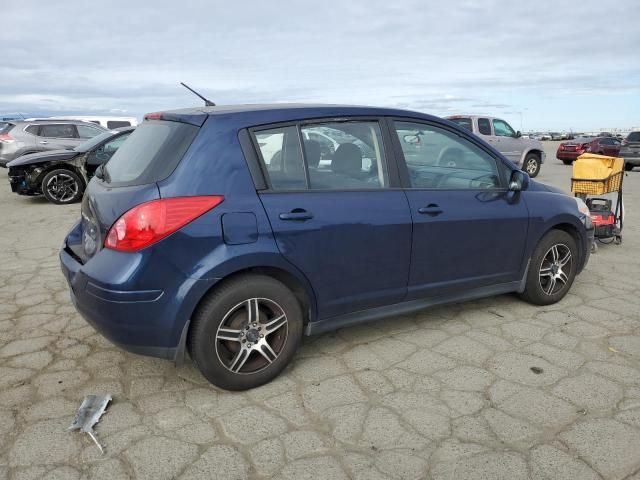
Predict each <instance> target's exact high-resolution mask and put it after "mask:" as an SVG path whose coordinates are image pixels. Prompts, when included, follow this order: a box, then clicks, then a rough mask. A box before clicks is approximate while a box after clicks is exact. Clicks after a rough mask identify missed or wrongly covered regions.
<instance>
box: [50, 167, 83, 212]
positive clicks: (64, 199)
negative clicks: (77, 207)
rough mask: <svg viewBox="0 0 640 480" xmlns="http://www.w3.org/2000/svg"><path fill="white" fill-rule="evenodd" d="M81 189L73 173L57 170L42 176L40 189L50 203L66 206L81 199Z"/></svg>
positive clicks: (80, 184)
mask: <svg viewBox="0 0 640 480" xmlns="http://www.w3.org/2000/svg"><path fill="white" fill-rule="evenodd" d="M83 187H84V184H83V182H82V180H81V179H80V177H79V176H78V175H77V174H76V173H75V172H72V171H71V170H66V169H57V170H52V171H51V172H49V173H47V174H46V175H45V176H44V178H43V179H42V185H41V187H40V188H41V190H42V193H43V195H44V196H45V198H46V199H47V200H49V201H50V202H51V203H55V204H56V205H66V204H68V203H74V202H77V201H78V200H80V198H82V192H83Z"/></svg>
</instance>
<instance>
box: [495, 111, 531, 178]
mask: <svg viewBox="0 0 640 480" xmlns="http://www.w3.org/2000/svg"><path fill="white" fill-rule="evenodd" d="M492 123H493V133H494V134H495V136H496V137H497V138H498V139H499V143H498V145H499V148H498V151H499V152H500V153H501V154H503V155H504V156H505V157H507V158H508V159H509V160H511V161H512V162H513V163H514V164H516V165H518V166H519V167H520V166H521V165H522V152H523V146H522V143H523V142H522V138H518V137H517V136H516V132H515V131H514V130H513V128H511V125H509V124H508V123H507V122H505V121H504V120H500V119H499V118H494V119H493V121H492Z"/></svg>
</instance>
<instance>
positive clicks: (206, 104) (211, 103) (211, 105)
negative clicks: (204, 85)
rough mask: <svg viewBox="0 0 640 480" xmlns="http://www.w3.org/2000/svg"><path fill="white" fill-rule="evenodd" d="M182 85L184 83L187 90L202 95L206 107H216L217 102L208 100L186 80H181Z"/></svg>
mask: <svg viewBox="0 0 640 480" xmlns="http://www.w3.org/2000/svg"><path fill="white" fill-rule="evenodd" d="M180 85H182V86H183V87H184V88H186V89H187V90H189V91H190V92H191V93H193V94H194V95H197V96H198V97H200V98H201V99H202V100H204V105H205V107H215V106H216V104H215V103H213V102H212V101H211V100H207V99H206V98H205V97H203V96H202V95H200V94H199V93H198V92H196V91H195V90H194V89H193V88H191V87H190V86H189V85H187V84H186V83H184V82H180Z"/></svg>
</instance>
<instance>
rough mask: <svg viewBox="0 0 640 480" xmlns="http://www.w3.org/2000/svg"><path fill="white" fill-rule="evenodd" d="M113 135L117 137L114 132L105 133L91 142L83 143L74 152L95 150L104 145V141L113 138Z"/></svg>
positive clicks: (90, 140) (91, 139)
mask: <svg viewBox="0 0 640 480" xmlns="http://www.w3.org/2000/svg"><path fill="white" fill-rule="evenodd" d="M113 135H115V133H114V132H104V133H101V134H100V135H96V136H95V137H93V138H90V139H89V140H87V141H86V142H84V143H81V144H80V145H78V146H77V147H76V148H74V150H75V151H76V152H82V153H84V152H88V151H90V150H93V148H94V147H95V146H96V145H98V144H100V143H102V142H103V141H104V140H106V139H107V138H110V137H113Z"/></svg>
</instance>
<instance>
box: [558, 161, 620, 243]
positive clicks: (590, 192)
mask: <svg viewBox="0 0 640 480" xmlns="http://www.w3.org/2000/svg"><path fill="white" fill-rule="evenodd" d="M623 176H624V159H623V158H617V157H606V156H604V155H595V154H592V153H585V154H583V155H580V156H579V157H578V158H577V160H576V161H575V162H574V163H573V177H572V178H571V191H572V192H573V194H574V195H575V196H576V197H581V198H582V199H583V200H584V201H585V203H586V204H587V206H588V207H589V212H590V213H591V221H592V222H593V226H594V227H595V238H596V239H597V240H598V241H599V242H601V243H611V242H614V243H615V244H616V245H619V244H620V243H622V226H623V225H622V223H623V217H624V207H623V204H622V179H623ZM608 193H615V194H616V196H615V198H614V199H611V198H602V197H599V195H605V194H608ZM596 248H597V247H596V246H595V243H594V250H595V249H596Z"/></svg>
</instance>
